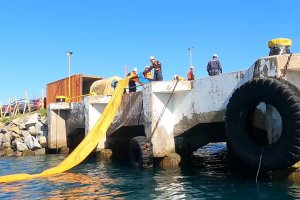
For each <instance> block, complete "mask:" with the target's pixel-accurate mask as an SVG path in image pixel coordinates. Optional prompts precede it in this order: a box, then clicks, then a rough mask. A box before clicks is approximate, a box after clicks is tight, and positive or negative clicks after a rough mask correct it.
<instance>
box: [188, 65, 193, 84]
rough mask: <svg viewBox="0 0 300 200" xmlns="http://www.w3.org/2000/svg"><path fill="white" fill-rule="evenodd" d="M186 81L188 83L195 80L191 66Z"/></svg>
mask: <svg viewBox="0 0 300 200" xmlns="http://www.w3.org/2000/svg"><path fill="white" fill-rule="evenodd" d="M187 79H188V80H189V81H192V80H195V75H194V67H193V66H191V67H190V69H189V71H188V73H187Z"/></svg>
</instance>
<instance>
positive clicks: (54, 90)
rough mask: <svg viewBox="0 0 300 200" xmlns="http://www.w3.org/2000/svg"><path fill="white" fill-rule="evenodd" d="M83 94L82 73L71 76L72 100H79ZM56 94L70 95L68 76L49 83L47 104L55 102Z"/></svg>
mask: <svg viewBox="0 0 300 200" xmlns="http://www.w3.org/2000/svg"><path fill="white" fill-rule="evenodd" d="M81 95H82V74H75V75H73V76H71V97H72V98H71V102H78V101H80V100H81V97H80V96H81ZM56 96H66V97H67V96H68V78H65V79H61V80H58V81H55V82H52V83H49V84H47V98H46V105H49V104H50V103H54V102H55V101H56V99H55V97H56Z"/></svg>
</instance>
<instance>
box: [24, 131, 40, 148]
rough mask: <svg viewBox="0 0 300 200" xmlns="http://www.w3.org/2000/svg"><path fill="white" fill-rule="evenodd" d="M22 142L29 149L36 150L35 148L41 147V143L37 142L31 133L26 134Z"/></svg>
mask: <svg viewBox="0 0 300 200" xmlns="http://www.w3.org/2000/svg"><path fill="white" fill-rule="evenodd" d="M24 142H25V144H26V146H27V147H28V148H29V149H30V150H33V151H34V150H36V149H41V148H42V147H41V145H40V144H39V142H38V141H37V139H36V138H35V137H33V136H31V135H28V136H26V137H25V138H24Z"/></svg>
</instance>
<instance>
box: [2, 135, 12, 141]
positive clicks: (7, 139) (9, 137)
mask: <svg viewBox="0 0 300 200" xmlns="http://www.w3.org/2000/svg"><path fill="white" fill-rule="evenodd" d="M11 139H12V137H11V134H10V133H5V134H4V137H3V138H2V142H3V143H5V142H9V143H10V141H11Z"/></svg>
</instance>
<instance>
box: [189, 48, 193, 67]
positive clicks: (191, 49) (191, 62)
mask: <svg viewBox="0 0 300 200" xmlns="http://www.w3.org/2000/svg"><path fill="white" fill-rule="evenodd" d="M193 48H194V47H190V48H188V50H189V52H190V67H191V66H193V61H192V60H193V55H192V51H193Z"/></svg>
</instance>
